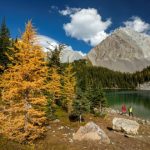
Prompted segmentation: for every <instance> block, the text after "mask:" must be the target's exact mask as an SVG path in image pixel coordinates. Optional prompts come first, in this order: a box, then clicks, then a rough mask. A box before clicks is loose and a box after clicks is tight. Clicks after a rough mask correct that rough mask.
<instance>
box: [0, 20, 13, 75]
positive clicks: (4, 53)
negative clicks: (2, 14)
mask: <svg viewBox="0 0 150 150" xmlns="http://www.w3.org/2000/svg"><path fill="white" fill-rule="evenodd" d="M10 46H11V40H10V32H9V29H8V28H7V26H6V23H5V18H4V19H3V21H2V24H1V26H0V66H1V67H0V73H2V72H3V71H4V70H5V69H6V68H7V66H8V64H9V63H10V61H9V57H8V53H9V48H10Z"/></svg>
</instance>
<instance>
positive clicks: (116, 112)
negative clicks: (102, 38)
mask: <svg viewBox="0 0 150 150" xmlns="http://www.w3.org/2000/svg"><path fill="white" fill-rule="evenodd" d="M105 111H106V112H107V113H110V114H113V115H119V116H120V117H127V119H132V120H135V121H137V122H138V123H139V124H143V125H145V124H146V125H150V119H144V118H140V117H135V116H133V117H130V116H129V115H128V113H126V114H121V113H122V112H121V111H119V110H117V109H114V108H111V107H108V108H105Z"/></svg>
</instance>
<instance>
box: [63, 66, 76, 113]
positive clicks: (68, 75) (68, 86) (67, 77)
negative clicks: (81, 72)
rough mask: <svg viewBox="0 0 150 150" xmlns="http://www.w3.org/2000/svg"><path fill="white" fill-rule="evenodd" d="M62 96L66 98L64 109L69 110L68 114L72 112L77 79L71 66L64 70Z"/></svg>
mask: <svg viewBox="0 0 150 150" xmlns="http://www.w3.org/2000/svg"><path fill="white" fill-rule="evenodd" d="M62 79H63V88H62V94H63V98H64V103H63V105H64V107H65V108H67V111H68V114H70V113H71V111H72V104H73V100H74V99H75V87H76V78H75V72H74V71H73V67H72V65H71V64H68V66H67V67H66V68H65V70H64V75H63V77H62Z"/></svg>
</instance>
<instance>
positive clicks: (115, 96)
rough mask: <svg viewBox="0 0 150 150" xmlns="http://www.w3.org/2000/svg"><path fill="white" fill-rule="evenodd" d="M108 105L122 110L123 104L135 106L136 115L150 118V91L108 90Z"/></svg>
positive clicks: (106, 92) (134, 112)
mask: <svg viewBox="0 0 150 150" xmlns="http://www.w3.org/2000/svg"><path fill="white" fill-rule="evenodd" d="M105 94H106V97H107V99H108V105H109V106H110V107H112V108H114V109H118V110H120V111H121V107H122V104H125V105H126V107H127V108H128V107H129V106H132V107H133V114H134V116H137V117H141V118H144V119H149V120H150V91H138V90H137V91H131V90H106V91H105Z"/></svg>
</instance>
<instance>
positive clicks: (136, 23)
mask: <svg viewBox="0 0 150 150" xmlns="http://www.w3.org/2000/svg"><path fill="white" fill-rule="evenodd" d="M124 25H125V27H128V28H131V29H133V30H135V31H137V32H140V33H148V32H149V31H150V24H148V23H146V22H144V21H143V20H142V19H141V18H140V17H135V16H134V17H131V18H130V20H128V21H125V22H124Z"/></svg>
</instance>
